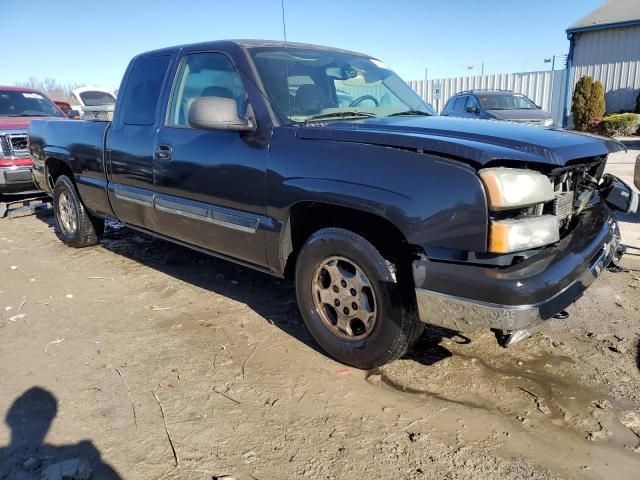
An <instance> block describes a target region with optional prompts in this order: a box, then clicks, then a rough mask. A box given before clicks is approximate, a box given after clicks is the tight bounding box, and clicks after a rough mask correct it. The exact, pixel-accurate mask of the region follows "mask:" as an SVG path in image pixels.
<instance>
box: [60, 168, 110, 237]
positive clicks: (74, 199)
mask: <svg viewBox="0 0 640 480" xmlns="http://www.w3.org/2000/svg"><path fill="white" fill-rule="evenodd" d="M53 210H54V212H55V215H56V223H57V228H56V234H57V235H58V238H59V239H60V240H62V241H63V242H64V243H65V244H67V245H69V246H70V247H75V248H82V247H89V246H91V245H96V244H97V243H100V239H101V238H102V234H103V232H104V220H103V219H102V218H97V217H94V216H93V215H91V214H90V213H89V212H87V210H86V209H85V208H84V205H83V204H82V201H81V200H80V196H79V195H78V192H77V191H76V187H75V185H74V184H73V182H72V181H71V179H70V178H69V177H67V176H66V175H60V176H59V177H58V179H57V180H56V183H55V186H54V189H53Z"/></svg>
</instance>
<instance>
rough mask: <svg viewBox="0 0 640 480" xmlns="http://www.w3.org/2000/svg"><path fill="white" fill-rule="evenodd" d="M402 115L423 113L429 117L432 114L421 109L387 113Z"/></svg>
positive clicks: (391, 115)
mask: <svg viewBox="0 0 640 480" xmlns="http://www.w3.org/2000/svg"><path fill="white" fill-rule="evenodd" d="M402 115H423V116H425V117H431V116H432V115H431V114H430V113H427V112H423V111H422V110H406V111H404V112H396V113H392V114H390V115H387V117H400V116H402Z"/></svg>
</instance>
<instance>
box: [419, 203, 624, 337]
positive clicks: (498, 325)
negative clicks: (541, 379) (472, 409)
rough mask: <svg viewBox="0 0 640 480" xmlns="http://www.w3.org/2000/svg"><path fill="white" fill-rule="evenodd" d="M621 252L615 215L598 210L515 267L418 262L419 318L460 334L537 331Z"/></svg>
mask: <svg viewBox="0 0 640 480" xmlns="http://www.w3.org/2000/svg"><path fill="white" fill-rule="evenodd" d="M619 248H620V230H619V228H618V224H617V222H616V220H615V218H614V217H613V214H612V212H611V210H610V209H609V208H608V207H606V206H604V205H597V206H594V207H592V208H591V209H589V210H587V211H585V212H583V213H582V214H581V215H580V217H579V219H578V223H577V225H576V226H575V228H574V229H573V231H572V232H571V233H570V234H568V235H567V236H566V237H565V238H563V239H562V240H561V241H560V242H558V243H557V244H555V245H553V246H551V247H548V248H546V249H544V250H542V251H541V252H540V253H539V254H537V255H535V256H533V257H531V258H528V259H526V260H524V261H522V262H520V263H518V264H516V265H513V266H511V267H507V268H495V267H486V266H477V265H468V264H460V263H450V262H439V261H430V260H429V259H427V258H426V257H423V258H421V259H419V260H416V261H414V263H413V277H414V281H415V285H416V298H417V302H418V312H419V316H420V319H421V320H422V321H423V322H425V323H429V324H435V325H439V326H443V327H446V328H449V329H451V330H456V331H461V332H465V331H473V330H477V329H480V328H492V329H498V330H503V331H515V330H524V329H530V328H533V327H535V326H537V325H539V324H540V323H541V322H543V321H545V320H548V319H549V318H551V317H553V316H554V315H555V314H557V313H558V312H560V311H562V310H564V309H565V308H566V307H567V306H569V305H570V304H572V303H573V302H575V301H576V300H577V299H578V298H579V297H581V296H582V294H583V292H584V291H585V290H586V289H587V288H588V287H589V286H590V285H591V284H592V283H593V282H594V280H595V279H596V278H597V277H598V275H599V274H600V273H601V272H602V270H604V269H605V268H606V267H607V266H608V265H609V264H610V263H611V261H612V260H613V259H614V257H616V255H618V254H619V253H618V252H619Z"/></svg>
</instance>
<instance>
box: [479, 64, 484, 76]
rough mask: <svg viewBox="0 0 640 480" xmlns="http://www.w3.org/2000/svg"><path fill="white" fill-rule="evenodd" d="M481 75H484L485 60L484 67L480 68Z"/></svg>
mask: <svg viewBox="0 0 640 480" xmlns="http://www.w3.org/2000/svg"><path fill="white" fill-rule="evenodd" d="M480 76H481V77H484V62H482V67H481V69H480Z"/></svg>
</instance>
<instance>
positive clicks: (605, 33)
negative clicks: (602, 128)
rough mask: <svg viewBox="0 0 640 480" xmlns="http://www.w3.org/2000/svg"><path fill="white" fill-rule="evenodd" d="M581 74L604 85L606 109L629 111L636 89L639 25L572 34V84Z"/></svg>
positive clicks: (639, 61) (639, 60)
mask: <svg viewBox="0 0 640 480" xmlns="http://www.w3.org/2000/svg"><path fill="white" fill-rule="evenodd" d="M583 75H589V76H591V77H593V79H594V80H600V81H601V82H602V84H603V85H604V89H605V92H607V94H606V103H607V112H617V111H620V110H633V108H634V106H635V100H636V96H637V95H638V91H639V90H640V26H638V27H626V28H612V29H609V30H599V31H595V32H584V33H580V34H576V39H575V47H574V53H573V82H574V84H575V82H577V81H578V80H579V79H580V77H582V76H583Z"/></svg>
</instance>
